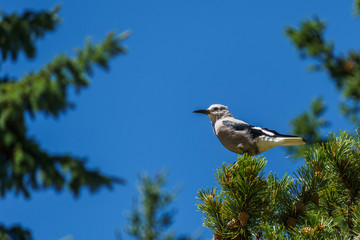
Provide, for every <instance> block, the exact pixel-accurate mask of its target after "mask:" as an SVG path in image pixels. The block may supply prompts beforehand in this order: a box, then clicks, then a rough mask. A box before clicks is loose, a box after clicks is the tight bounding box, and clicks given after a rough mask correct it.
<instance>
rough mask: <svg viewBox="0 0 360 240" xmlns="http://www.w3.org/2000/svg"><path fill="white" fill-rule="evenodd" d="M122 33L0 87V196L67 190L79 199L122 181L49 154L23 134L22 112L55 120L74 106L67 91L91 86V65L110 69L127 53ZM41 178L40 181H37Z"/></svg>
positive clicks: (67, 157) (27, 195)
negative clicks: (114, 60) (86, 191)
mask: <svg viewBox="0 0 360 240" xmlns="http://www.w3.org/2000/svg"><path fill="white" fill-rule="evenodd" d="M126 36H127V35H126V34H123V35H120V36H116V35H115V34H113V33H112V34H109V35H108V36H107V38H106V40H105V41H103V42H102V43H100V44H96V45H93V44H91V43H90V42H89V41H88V42H87V44H86V46H85V48H84V49H80V50H78V51H77V56H76V57H75V58H69V57H67V56H66V55H64V54H63V55H61V56H59V57H57V58H55V59H54V61H53V62H52V63H49V64H47V65H46V66H44V67H43V68H42V69H41V70H40V71H39V72H37V73H30V74H28V75H26V76H25V77H24V78H23V79H22V80H21V81H16V82H6V83H4V82H3V83H1V84H0V153H1V154H0V159H1V162H0V190H1V196H3V197H4V196H5V194H6V192H7V191H9V190H11V189H13V188H15V190H16V193H23V194H24V195H25V196H26V197H30V189H31V188H32V189H38V188H39V187H41V188H49V187H54V188H55V189H56V190H58V191H59V190H61V189H63V187H64V186H68V187H69V189H70V190H71V191H72V192H73V193H74V196H78V194H79V190H80V188H81V187H83V186H87V187H89V189H90V191H91V192H95V191H97V190H98V189H99V188H101V187H102V186H107V187H112V186H113V184H114V183H123V182H124V181H123V180H122V179H120V178H115V177H109V176H106V175H103V174H101V173H100V172H99V171H93V170H88V169H86V168H85V162H84V161H83V160H80V159H78V158H76V157H72V156H70V155H64V156H60V155H59V156H58V155H50V154H48V153H47V152H45V151H44V150H42V149H41V148H40V147H39V145H38V143H37V142H36V141H35V140H34V139H33V138H30V137H28V136H27V128H26V126H25V118H24V116H25V114H26V113H29V114H30V116H35V114H36V113H40V112H42V113H45V114H48V115H51V116H54V117H58V116H59V114H60V113H61V112H65V111H66V110H67V109H69V108H70V107H72V106H73V105H72V104H71V103H70V102H69V101H68V97H67V91H68V88H69V87H74V88H75V89H76V90H77V91H79V90H81V89H83V88H84V87H86V86H87V85H88V84H89V80H88V76H89V74H91V73H92V69H93V67H94V66H96V65H98V66H100V67H102V68H104V69H108V61H109V60H110V59H111V58H113V57H115V56H117V55H119V54H123V53H124V52H125V49H124V48H123V47H122V46H121V45H120V44H121V41H122V40H123V39H124V38H126ZM38 176H40V177H41V178H39V177H38Z"/></svg>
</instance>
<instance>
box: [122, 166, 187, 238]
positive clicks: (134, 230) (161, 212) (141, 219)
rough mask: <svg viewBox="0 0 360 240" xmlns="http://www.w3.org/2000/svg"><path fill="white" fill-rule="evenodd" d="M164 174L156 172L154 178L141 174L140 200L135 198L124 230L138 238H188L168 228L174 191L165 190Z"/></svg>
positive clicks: (171, 221) (171, 216)
mask: <svg viewBox="0 0 360 240" xmlns="http://www.w3.org/2000/svg"><path fill="white" fill-rule="evenodd" d="M165 183H166V174H165V173H164V172H161V173H158V174H156V175H155V177H154V178H150V177H149V176H148V175H146V174H142V175H141V177H140V184H139V195H140V200H138V199H135V200H134V202H133V209H132V212H131V213H130V215H129V218H128V219H129V225H128V226H127V227H126V228H125V231H126V232H127V233H128V234H129V235H130V236H131V237H133V238H134V239H138V240H157V239H159V240H160V239H165V240H175V239H177V240H190V239H191V238H190V237H188V236H180V237H176V235H175V233H174V231H171V230H170V227H171V224H172V223H173V216H174V210H173V209H172V208H171V204H172V203H173V201H174V200H175V197H176V194H175V192H174V191H170V192H169V191H166V190H165V189H164V188H165Z"/></svg>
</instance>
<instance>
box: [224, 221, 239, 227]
mask: <svg viewBox="0 0 360 240" xmlns="http://www.w3.org/2000/svg"><path fill="white" fill-rule="evenodd" d="M226 226H227V227H228V228H236V227H238V226H240V221H239V220H238V219H231V220H230V221H229V222H228V223H227V224H226Z"/></svg>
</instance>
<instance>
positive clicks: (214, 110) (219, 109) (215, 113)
mask: <svg viewBox="0 0 360 240" xmlns="http://www.w3.org/2000/svg"><path fill="white" fill-rule="evenodd" d="M207 110H208V111H209V114H208V116H209V118H210V120H211V122H215V121H216V120H217V119H220V118H222V117H223V116H225V115H228V114H229V110H228V107H227V106H224V105H221V104H213V105H211V106H210V107H209V108H208V109H207Z"/></svg>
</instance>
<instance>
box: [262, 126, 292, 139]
mask: <svg viewBox="0 0 360 240" xmlns="http://www.w3.org/2000/svg"><path fill="white" fill-rule="evenodd" d="M262 129H264V130H266V131H269V132H272V133H274V134H275V135H276V136H277V137H298V136H295V135H285V134H281V133H278V132H277V131H275V130H271V129H268V128H262Z"/></svg>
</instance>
